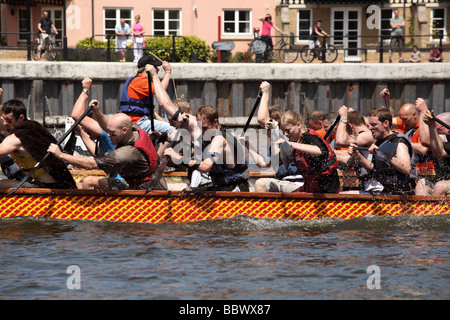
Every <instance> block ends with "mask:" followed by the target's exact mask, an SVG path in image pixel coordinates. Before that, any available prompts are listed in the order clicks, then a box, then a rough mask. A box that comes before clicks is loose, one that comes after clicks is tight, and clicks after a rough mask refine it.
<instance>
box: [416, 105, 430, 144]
mask: <svg viewBox="0 0 450 320" xmlns="http://www.w3.org/2000/svg"><path fill="white" fill-rule="evenodd" d="M416 110H417V111H418V112H419V115H420V116H419V139H420V143H421V144H422V145H423V146H425V147H427V148H430V147H431V143H430V131H429V130H428V125H426V124H425V122H424V117H425V115H426V113H427V111H428V107H427V104H426V102H425V100H423V99H422V98H418V99H417V100H416Z"/></svg>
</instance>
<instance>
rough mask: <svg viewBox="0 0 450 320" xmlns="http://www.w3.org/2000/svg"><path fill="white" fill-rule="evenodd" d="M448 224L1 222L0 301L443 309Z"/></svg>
mask: <svg viewBox="0 0 450 320" xmlns="http://www.w3.org/2000/svg"><path fill="white" fill-rule="evenodd" d="M449 235H450V215H444V216H430V217H408V216H402V217H365V218H357V219H354V220H349V221H345V220H331V219H329V220H327V219H326V220H321V221H300V222H292V221H291V222H289V221H273V220H261V219H253V218H247V217H237V218H234V219H230V220H222V221H206V222H200V223H192V224H179V225H174V224H170V225H152V224H131V223H118V222H117V223H114V222H94V221H62V220H51V219H38V218H20V219H17V218H14V219H2V220H0V299H2V300H5V299H8V300H17V299H21V300H22V299H25V300H34V299H75V300H79V299H83V300H84V299H88V300H90V299H126V300H134V299H153V300H199V301H200V300H298V299H320V300H322V299H325V300H341V299H358V300H359V299H383V300H384V299H439V300H447V299H449V298H450V258H449V251H450V250H449V249H450V246H449V243H450V236H449Z"/></svg>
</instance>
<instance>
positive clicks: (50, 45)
mask: <svg viewBox="0 0 450 320" xmlns="http://www.w3.org/2000/svg"><path fill="white" fill-rule="evenodd" d="M40 42H41V37H40V36H39V34H37V38H35V41H34V42H33V44H32V45H31V55H32V58H33V60H35V61H37V60H39V50H38V47H39V44H40ZM42 47H43V49H42V52H41V56H42V55H43V54H44V53H45V56H46V57H47V60H48V61H54V60H56V58H57V57H58V55H59V49H58V46H57V45H56V42H55V34H54V33H51V34H50V35H49V36H48V37H47V38H45V40H44V44H43V46H42Z"/></svg>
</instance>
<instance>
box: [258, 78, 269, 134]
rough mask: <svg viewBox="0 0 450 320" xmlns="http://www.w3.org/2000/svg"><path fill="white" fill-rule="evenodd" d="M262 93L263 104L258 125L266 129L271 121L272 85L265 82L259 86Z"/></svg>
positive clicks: (260, 105)
mask: <svg viewBox="0 0 450 320" xmlns="http://www.w3.org/2000/svg"><path fill="white" fill-rule="evenodd" d="M259 88H260V89H261V92H262V96H261V102H260V104H259V108H258V114H257V118H258V123H259V125H260V126H261V127H262V128H265V127H266V124H267V122H268V121H269V120H270V114H269V91H270V83H268V82H267V81H264V82H262V83H261V85H260V86H259Z"/></svg>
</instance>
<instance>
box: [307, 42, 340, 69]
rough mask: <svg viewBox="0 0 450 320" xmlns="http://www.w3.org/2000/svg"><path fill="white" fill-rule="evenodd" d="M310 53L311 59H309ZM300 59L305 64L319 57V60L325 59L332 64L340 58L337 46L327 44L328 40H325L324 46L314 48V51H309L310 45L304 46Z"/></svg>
mask: <svg viewBox="0 0 450 320" xmlns="http://www.w3.org/2000/svg"><path fill="white" fill-rule="evenodd" d="M308 51H310V53H309V57H308ZM300 57H301V58H302V60H303V62H308V60H309V62H313V60H314V59H315V58H316V57H317V58H318V59H319V60H321V59H324V61H325V62H327V63H332V62H334V61H336V59H337V57H338V50H337V49H336V47H335V46H333V45H331V44H327V41H326V38H324V39H323V42H322V46H317V45H315V46H314V49H311V50H310V49H309V45H306V46H304V47H303V48H302V49H301V50H300Z"/></svg>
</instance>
